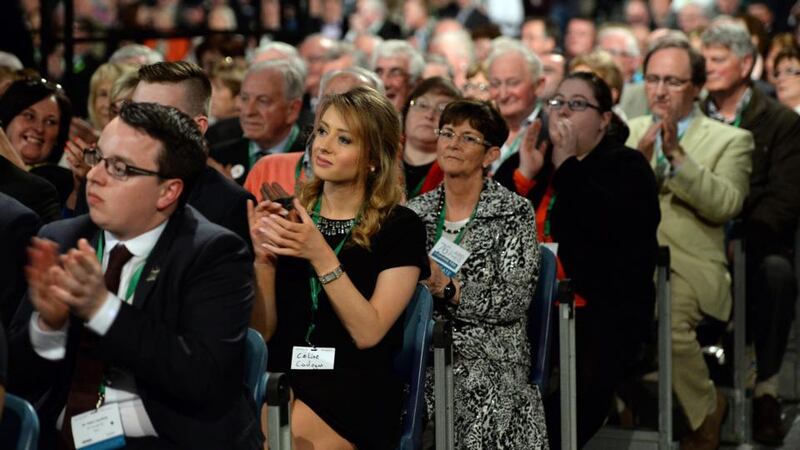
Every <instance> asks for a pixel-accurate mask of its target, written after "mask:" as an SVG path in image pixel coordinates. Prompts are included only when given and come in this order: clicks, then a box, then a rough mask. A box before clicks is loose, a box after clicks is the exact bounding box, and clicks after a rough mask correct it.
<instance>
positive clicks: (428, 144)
mask: <svg viewBox="0 0 800 450" xmlns="http://www.w3.org/2000/svg"><path fill="white" fill-rule="evenodd" d="M458 98H461V93H460V92H459V91H458V89H457V88H456V87H455V85H453V83H451V82H450V81H448V80H446V79H444V78H442V77H431V78H427V79H425V80H423V81H422V82H420V83H419V84H418V85H417V87H415V88H414V90H413V91H411V94H409V96H408V102H407V103H406V106H405V107H404V108H403V133H404V136H405V146H404V148H403V175H404V176H405V178H404V180H405V184H406V198H407V199H411V198H414V197H416V196H418V195H420V194H423V193H425V192H428V191H430V190H431V189H433V188H435V187H436V186H438V185H439V183H441V182H442V169H441V168H440V167H439V164H437V162H436V134H435V133H434V132H435V131H436V128H437V127H438V126H439V117H440V116H441V114H442V111H443V110H444V108H445V106H447V104H448V103H450V102H452V101H453V100H456V99H458Z"/></svg>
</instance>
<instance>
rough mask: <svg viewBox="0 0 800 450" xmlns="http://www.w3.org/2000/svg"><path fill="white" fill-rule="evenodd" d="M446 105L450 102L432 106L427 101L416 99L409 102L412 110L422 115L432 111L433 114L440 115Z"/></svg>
mask: <svg viewBox="0 0 800 450" xmlns="http://www.w3.org/2000/svg"><path fill="white" fill-rule="evenodd" d="M448 103H450V102H442V103H437V104H435V105H433V104H431V102H429V101H428V100H426V99H424V98H419V97H418V98H415V99H414V100H411V101H410V102H409V105H410V106H411V107H412V108H414V109H416V110H417V111H419V112H422V113H427V112H428V111H430V110H433V112H434V113H435V114H441V113H442V112H444V109H445V108H447V104H448Z"/></svg>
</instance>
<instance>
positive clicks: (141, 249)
mask: <svg viewBox="0 0 800 450" xmlns="http://www.w3.org/2000/svg"><path fill="white" fill-rule="evenodd" d="M168 221H169V220H165V221H163V222H161V224H160V225H158V226H157V227H155V228H153V229H152V230H150V231H147V232H145V233H142V234H140V235H139V236H136V237H135V238H133V239H128V240H127V241H120V240H119V238H117V237H116V236H114V235H113V234H111V232H109V231H105V230H104V231H103V237H104V238H105V241H106V245H105V251H104V253H109V252H111V249H113V248H114V247H116V246H117V244H120V243H121V244H124V245H125V247H127V248H128V251H129V252H131V254H132V255H133V256H134V257H142V256H145V257H146V256H147V255H149V254H150V252H151V251H152V250H153V247H155V246H156V242H158V238H160V237H161V233H163V232H164V228H166V226H167V222H168Z"/></svg>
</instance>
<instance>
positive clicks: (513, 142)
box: [486, 38, 544, 173]
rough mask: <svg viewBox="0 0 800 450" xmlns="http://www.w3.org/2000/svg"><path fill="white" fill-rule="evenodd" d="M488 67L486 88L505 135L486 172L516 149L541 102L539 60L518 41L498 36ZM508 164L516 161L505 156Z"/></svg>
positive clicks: (502, 161) (537, 112) (541, 79)
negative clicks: (496, 155) (505, 131)
mask: <svg viewBox="0 0 800 450" xmlns="http://www.w3.org/2000/svg"><path fill="white" fill-rule="evenodd" d="M486 66H487V67H488V68H489V92H490V93H491V95H492V100H494V103H495V105H496V106H497V109H498V110H499V111H500V114H501V115H502V116H503V119H504V120H505V121H506V126H507V127H508V130H509V133H508V139H507V140H506V141H505V142H504V143H503V144H502V146H501V147H500V156H499V157H498V158H495V159H494V160H493V161H492V166H491V168H490V169H489V172H490V173H493V172H496V171H497V170H498V168H499V167H500V166H501V165H502V164H503V163H504V162H505V161H506V160H508V159H509V158H510V157H511V156H513V155H514V154H516V153H517V151H518V150H519V144H520V142H521V140H522V135H523V134H524V133H523V132H524V131H525V130H526V129H527V127H528V126H529V125H530V124H531V123H532V122H533V121H534V120H535V119H536V118H537V117H538V116H539V113H540V111H541V105H540V104H539V103H538V101H537V100H538V97H537V96H536V92H537V91H538V90H539V89H540V88H541V86H542V83H543V82H544V79H543V78H542V63H541V61H539V58H538V57H537V56H536V55H535V54H534V53H533V52H531V51H530V50H528V48H527V47H525V46H523V45H522V44H521V43H520V42H519V41H515V40H511V39H508V38H498V39H497V40H496V41H495V44H494V48H493V49H492V53H491V54H489V58H488V59H487V60H486ZM509 164H511V165H516V164H518V162H515V160H513V159H512V160H509Z"/></svg>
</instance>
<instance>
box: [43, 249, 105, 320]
mask: <svg viewBox="0 0 800 450" xmlns="http://www.w3.org/2000/svg"><path fill="white" fill-rule="evenodd" d="M60 261H61V266H58V265H56V266H54V267H52V268H51V269H50V273H51V275H52V280H53V283H52V285H51V287H50V293H51V294H52V296H53V298H55V299H56V300H57V301H59V302H62V303H64V304H66V305H69V307H70V310H72V312H74V313H75V315H76V316H78V317H80V318H81V319H83V320H89V319H91V318H92V317H94V315H95V313H96V312H97V310H99V309H100V307H101V306H102V305H103V303H105V301H106V298H107V297H108V293H109V292H108V289H106V282H105V278H104V275H103V267H102V266H101V265H100V261H98V260H97V255H96V252H95V249H93V248H92V246H91V245H89V242H88V241H87V240H86V239H81V240H79V241H78V247H77V248H73V249H71V250H70V251H68V252H67V253H66V254H65V255H61V257H60ZM114 294H116V292H115V293H114Z"/></svg>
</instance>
